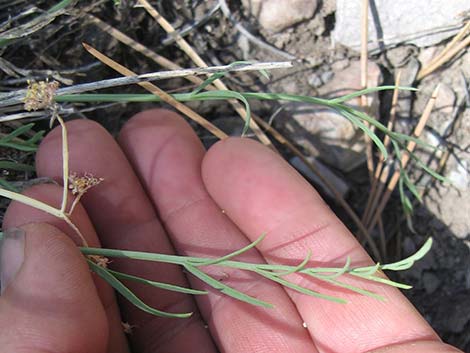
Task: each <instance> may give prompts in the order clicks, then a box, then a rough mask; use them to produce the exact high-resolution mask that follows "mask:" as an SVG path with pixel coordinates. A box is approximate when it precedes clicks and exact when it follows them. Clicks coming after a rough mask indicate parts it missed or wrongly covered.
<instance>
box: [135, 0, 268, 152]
mask: <svg viewBox="0 0 470 353" xmlns="http://www.w3.org/2000/svg"><path fill="white" fill-rule="evenodd" d="M139 3H140V4H142V6H143V7H144V8H145V10H146V11H147V12H148V13H149V14H150V15H151V16H152V17H153V18H154V19H155V21H157V22H158V24H159V25H160V26H162V28H163V29H164V30H165V31H166V32H167V33H168V34H170V35H174V36H175V40H176V43H177V44H178V46H179V47H180V48H181V50H183V51H184V52H185V53H186V54H187V55H188V56H189V57H190V58H191V60H192V61H193V62H194V63H195V64H196V65H198V66H201V67H207V64H206V63H205V61H204V60H202V58H201V57H200V56H199V54H198V53H196V52H195V51H194V49H193V48H192V47H191V46H190V45H189V43H188V42H187V41H186V40H185V39H184V38H183V37H181V36H178V34H177V32H176V31H175V29H174V28H173V26H172V25H171V24H170V23H169V22H168V21H167V20H166V19H165V18H164V17H163V16H162V15H160V13H158V11H157V10H156V9H155V8H154V7H153V6H152V5H150V3H149V2H148V1H147V0H139ZM212 84H213V85H214V86H215V87H217V88H218V89H220V90H228V87H227V86H226V85H225V84H224V83H223V82H222V81H221V80H220V79H218V80H215V81H214V82H213V83H212ZM229 103H230V104H231V105H232V107H233V108H234V109H235V111H236V112H237V113H238V114H239V115H240V117H241V118H242V119H243V120H244V121H247V118H248V115H247V112H246V109H245V108H244V107H243V106H242V105H241V104H240V103H239V102H237V101H236V100H229ZM249 126H250V128H251V129H252V130H253V132H254V133H255V134H256V136H257V137H258V139H259V140H260V141H261V142H262V143H263V144H264V145H266V146H269V147H270V148H271V149H275V148H274V145H273V144H272V143H271V141H270V140H269V138H268V137H267V136H266V134H265V133H264V132H263V131H262V130H261V129H260V128H259V126H258V125H257V124H256V122H255V120H252V119H250V120H249Z"/></svg>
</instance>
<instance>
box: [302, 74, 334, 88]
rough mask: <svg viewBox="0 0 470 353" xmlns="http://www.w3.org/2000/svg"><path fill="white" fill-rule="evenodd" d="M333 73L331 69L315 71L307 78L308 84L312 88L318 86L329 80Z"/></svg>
mask: <svg viewBox="0 0 470 353" xmlns="http://www.w3.org/2000/svg"><path fill="white" fill-rule="evenodd" d="M334 75H335V74H334V73H333V72H332V71H325V72H323V73H321V74H320V73H317V72H316V73H314V74H312V75H311V76H310V77H309V78H308V84H309V85H310V86H312V87H313V88H318V87H320V86H322V85H324V84H325V83H327V82H328V81H330V80H331V79H332V78H333V76H334Z"/></svg>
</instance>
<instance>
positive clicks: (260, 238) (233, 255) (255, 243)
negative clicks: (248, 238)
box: [192, 233, 266, 266]
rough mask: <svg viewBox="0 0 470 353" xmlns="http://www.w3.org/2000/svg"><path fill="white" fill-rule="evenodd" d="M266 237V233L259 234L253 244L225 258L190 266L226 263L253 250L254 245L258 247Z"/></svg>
mask: <svg viewBox="0 0 470 353" xmlns="http://www.w3.org/2000/svg"><path fill="white" fill-rule="evenodd" d="M265 237H266V233H263V234H261V236H260V237H259V238H258V239H256V240H255V241H254V242H252V243H250V244H248V245H247V246H245V247H243V248H241V249H239V250H236V251H234V252H232V253H230V254H227V255H225V256H222V257H219V258H216V259H209V260H207V261H203V262H193V263H192V265H193V266H209V265H215V264H219V263H221V262H223V261H227V260H230V259H232V258H234V257H236V256H239V255H241V254H243V253H244V252H247V251H248V250H250V249H253V248H254V247H255V246H256V245H258V244H259V243H260V242H261V241H262V240H263V239H264V238H265Z"/></svg>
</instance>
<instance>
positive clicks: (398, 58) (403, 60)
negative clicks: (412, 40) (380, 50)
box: [385, 45, 418, 68]
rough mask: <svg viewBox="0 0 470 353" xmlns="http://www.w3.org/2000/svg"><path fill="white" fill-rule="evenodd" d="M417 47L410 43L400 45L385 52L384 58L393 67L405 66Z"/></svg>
mask: <svg viewBox="0 0 470 353" xmlns="http://www.w3.org/2000/svg"><path fill="white" fill-rule="evenodd" d="M417 51H418V50H417V48H416V47H414V46H411V45H401V46H399V47H396V48H392V49H389V50H387V51H386V52H385V58H386V60H387V61H388V62H389V63H390V64H391V65H392V66H393V67H395V68H397V67H402V66H405V65H406V64H407V63H408V61H409V60H410V58H411V57H412V56H415V55H416V53H417Z"/></svg>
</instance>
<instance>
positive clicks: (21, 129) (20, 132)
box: [0, 123, 34, 142]
mask: <svg viewBox="0 0 470 353" xmlns="http://www.w3.org/2000/svg"><path fill="white" fill-rule="evenodd" d="M33 126H34V123H30V124H26V125H23V126H20V127H19V128H17V129H15V130H13V131H12V132H10V133H9V134H8V135H6V136H4V137H2V138H0V141H1V142H10V141H11V140H12V139H14V138H15V137H18V136H21V135H23V134H24V133H25V132H28V131H29V130H31V128H32V127H33Z"/></svg>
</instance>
